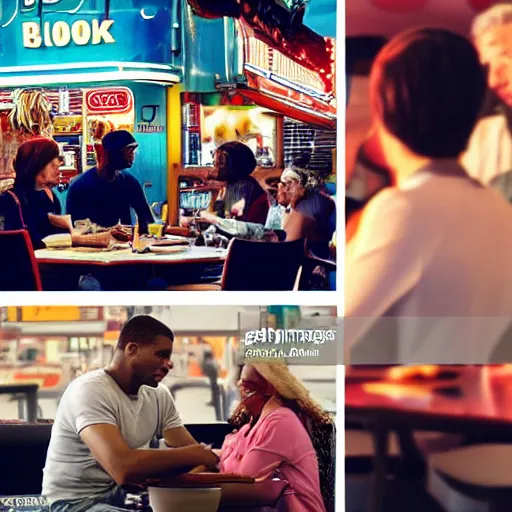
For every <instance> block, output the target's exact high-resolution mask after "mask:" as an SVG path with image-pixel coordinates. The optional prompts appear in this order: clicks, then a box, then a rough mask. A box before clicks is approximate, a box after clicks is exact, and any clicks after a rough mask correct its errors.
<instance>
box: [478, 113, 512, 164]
mask: <svg viewBox="0 0 512 512" xmlns="http://www.w3.org/2000/svg"><path fill="white" fill-rule="evenodd" d="M504 137H505V138H506V139H507V140H509V141H511V143H512V135H511V134H510V133H509V130H508V125H507V118H506V117H505V116H504V115H503V114H494V115H492V116H486V117H483V118H482V119H480V120H479V121H478V122H477V123H476V125H475V128H474V129H473V133H472V134H471V138H470V139H469V143H468V149H469V150H471V149H474V148H477V149H478V150H479V151H482V150H483V149H484V148H482V146H488V145H490V144H493V145H499V144H501V143H502V142H501V141H502V140H503V138H504ZM486 156H487V155H485V154H482V157H486Z"/></svg>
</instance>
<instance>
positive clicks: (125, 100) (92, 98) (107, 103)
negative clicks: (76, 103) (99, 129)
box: [85, 87, 133, 114]
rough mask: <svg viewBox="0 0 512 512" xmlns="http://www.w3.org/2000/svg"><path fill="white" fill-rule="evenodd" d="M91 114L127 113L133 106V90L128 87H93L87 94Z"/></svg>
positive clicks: (86, 101)
mask: <svg viewBox="0 0 512 512" xmlns="http://www.w3.org/2000/svg"><path fill="white" fill-rule="evenodd" d="M85 103H86V105H87V110H88V112H89V113H90V114H125V113H126V112H129V111H130V110H131V109H132V108H133V96H132V92H131V91H130V90H129V89H127V88H126V87H116V88H114V89H93V90H91V91H88V92H87V93H86V95H85Z"/></svg>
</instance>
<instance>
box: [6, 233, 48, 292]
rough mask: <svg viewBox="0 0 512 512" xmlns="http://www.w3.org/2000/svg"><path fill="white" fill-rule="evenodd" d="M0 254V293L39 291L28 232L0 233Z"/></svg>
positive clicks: (39, 280) (34, 259)
mask: <svg viewBox="0 0 512 512" xmlns="http://www.w3.org/2000/svg"><path fill="white" fill-rule="evenodd" d="M0 253H1V254H2V263H3V267H4V271H3V272H1V273H0V291H6V292H26V291H41V290H42V289H43V287H42V284H41V276H40V274H39V267H38V266H37V261H36V258H35V255H34V248H33V246H32V241H31V240H30V236H29V234H28V232H27V231H26V230H24V229H20V230H16V231H0Z"/></svg>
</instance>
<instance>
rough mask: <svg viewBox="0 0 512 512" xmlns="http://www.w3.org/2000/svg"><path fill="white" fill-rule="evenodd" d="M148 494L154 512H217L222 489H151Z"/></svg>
mask: <svg viewBox="0 0 512 512" xmlns="http://www.w3.org/2000/svg"><path fill="white" fill-rule="evenodd" d="M148 492H149V504H150V505H151V508H152V509H153V512H169V511H170V510H179V512H216V511H217V509H218V508H219V503H220V498H221V494H222V490H221V488H220V487H200V488H175V487H149V488H148Z"/></svg>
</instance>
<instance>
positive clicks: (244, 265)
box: [222, 238, 305, 291]
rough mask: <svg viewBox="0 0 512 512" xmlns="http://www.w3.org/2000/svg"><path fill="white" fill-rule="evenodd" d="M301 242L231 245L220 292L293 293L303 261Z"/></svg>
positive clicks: (240, 242)
mask: <svg viewBox="0 0 512 512" xmlns="http://www.w3.org/2000/svg"><path fill="white" fill-rule="evenodd" d="M304 247H305V241H304V239H299V240H295V241H293V242H279V243H276V242H255V241H252V240H241V239H238V238H235V239H233V240H232V241H231V242H230V247H229V250H228V255H227V258H226V263H225V264H224V272H223V273H222V289H223V290H231V291H288V290H293V289H294V287H295V284H296V281H297V276H298V273H299V269H300V267H301V265H302V263H303V261H304V251H305V249H304Z"/></svg>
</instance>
